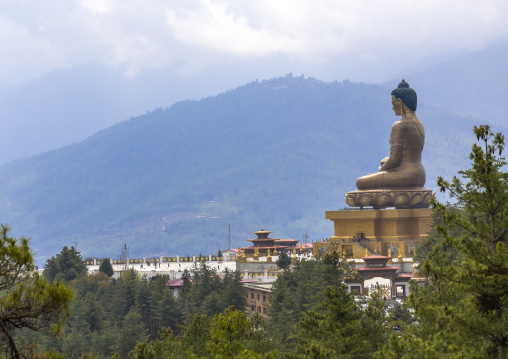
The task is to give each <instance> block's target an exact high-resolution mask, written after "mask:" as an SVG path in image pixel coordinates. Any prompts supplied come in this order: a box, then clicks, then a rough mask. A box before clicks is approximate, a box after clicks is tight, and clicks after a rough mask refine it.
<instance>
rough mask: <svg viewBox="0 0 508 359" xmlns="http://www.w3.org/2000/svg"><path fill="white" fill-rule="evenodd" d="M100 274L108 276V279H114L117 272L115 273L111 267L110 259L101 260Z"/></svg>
mask: <svg viewBox="0 0 508 359" xmlns="http://www.w3.org/2000/svg"><path fill="white" fill-rule="evenodd" d="M99 272H101V273H105V274H107V275H108V277H112V276H113V274H115V272H113V266H112V265H111V262H110V261H109V258H104V259H103V260H101V265H100V266H99Z"/></svg>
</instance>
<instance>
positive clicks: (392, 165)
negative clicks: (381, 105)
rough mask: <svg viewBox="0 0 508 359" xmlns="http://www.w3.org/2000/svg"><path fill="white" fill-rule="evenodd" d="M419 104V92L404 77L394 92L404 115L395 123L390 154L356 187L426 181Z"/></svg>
mask: <svg viewBox="0 0 508 359" xmlns="http://www.w3.org/2000/svg"><path fill="white" fill-rule="evenodd" d="M416 103H417V97H416V92H415V91H414V90H413V89H412V88H410V87H409V84H408V83H407V82H406V81H405V80H404V79H403V80H402V82H401V83H400V84H399V86H398V88H396V89H395V90H393V91H392V106H393V111H394V112H395V115H397V116H402V118H401V119H400V120H398V121H396V122H395V123H394V124H393V126H392V129H391V132H390V157H389V158H388V160H387V161H386V162H385V163H384V164H383V165H382V166H381V167H380V169H379V172H378V173H374V174H370V175H367V176H363V177H360V178H358V180H357V181H356V187H358V189H359V190H366V189H376V188H391V187H417V186H418V187H421V186H423V185H424V184H425V169H424V168H423V165H422V150H423V144H424V142H425V130H424V128H423V124H422V123H421V122H420V120H418V117H417V116H416V113H415V111H416Z"/></svg>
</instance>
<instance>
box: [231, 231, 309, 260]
mask: <svg viewBox="0 0 508 359" xmlns="http://www.w3.org/2000/svg"><path fill="white" fill-rule="evenodd" d="M252 233H253V234H255V235H256V236H257V238H255V239H248V240H247V241H249V242H252V246H248V247H241V248H240V249H241V251H242V255H244V256H246V257H254V256H258V257H265V256H267V255H268V252H270V255H277V252H278V251H292V250H293V249H296V250H297V251H298V253H299V252H300V251H299V250H300V248H298V247H297V244H298V242H300V241H299V240H297V239H280V238H279V239H274V238H269V237H268V236H269V235H270V233H272V232H270V231H265V230H264V228H263V227H261V230H260V231H257V232H252Z"/></svg>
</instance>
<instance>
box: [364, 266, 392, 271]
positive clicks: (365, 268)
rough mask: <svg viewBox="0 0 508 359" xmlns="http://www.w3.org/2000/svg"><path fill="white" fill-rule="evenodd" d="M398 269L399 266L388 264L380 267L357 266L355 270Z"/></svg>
mask: <svg viewBox="0 0 508 359" xmlns="http://www.w3.org/2000/svg"><path fill="white" fill-rule="evenodd" d="M397 269H400V268H399V267H390V266H382V267H358V268H356V270H358V271H384V270H386V271H390V270H397Z"/></svg>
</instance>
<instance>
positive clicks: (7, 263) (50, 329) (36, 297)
mask: <svg viewBox="0 0 508 359" xmlns="http://www.w3.org/2000/svg"><path fill="white" fill-rule="evenodd" d="M9 231H10V228H9V227H8V226H5V225H0V333H1V335H2V337H3V338H2V339H3V340H2V341H1V344H0V345H1V348H2V350H3V351H4V353H5V354H6V356H8V357H12V358H21V357H23V356H24V355H23V353H22V352H21V351H20V349H19V347H20V343H19V341H18V339H17V337H16V334H17V332H18V331H19V330H21V329H25V330H30V331H35V332H41V333H46V334H51V335H57V334H58V333H59V332H60V331H61V327H62V324H63V322H64V320H65V319H66V318H67V316H68V315H69V307H70V303H71V299H72V293H71V291H70V289H68V288H67V287H66V286H65V285H63V284H61V283H59V282H56V283H54V284H51V283H49V282H48V281H47V280H46V279H44V278H43V277H41V276H39V274H38V273H37V272H35V271H34V269H35V265H34V259H33V256H32V252H31V250H30V247H29V239H27V238H23V237H20V238H13V237H10V236H9Z"/></svg>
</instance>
